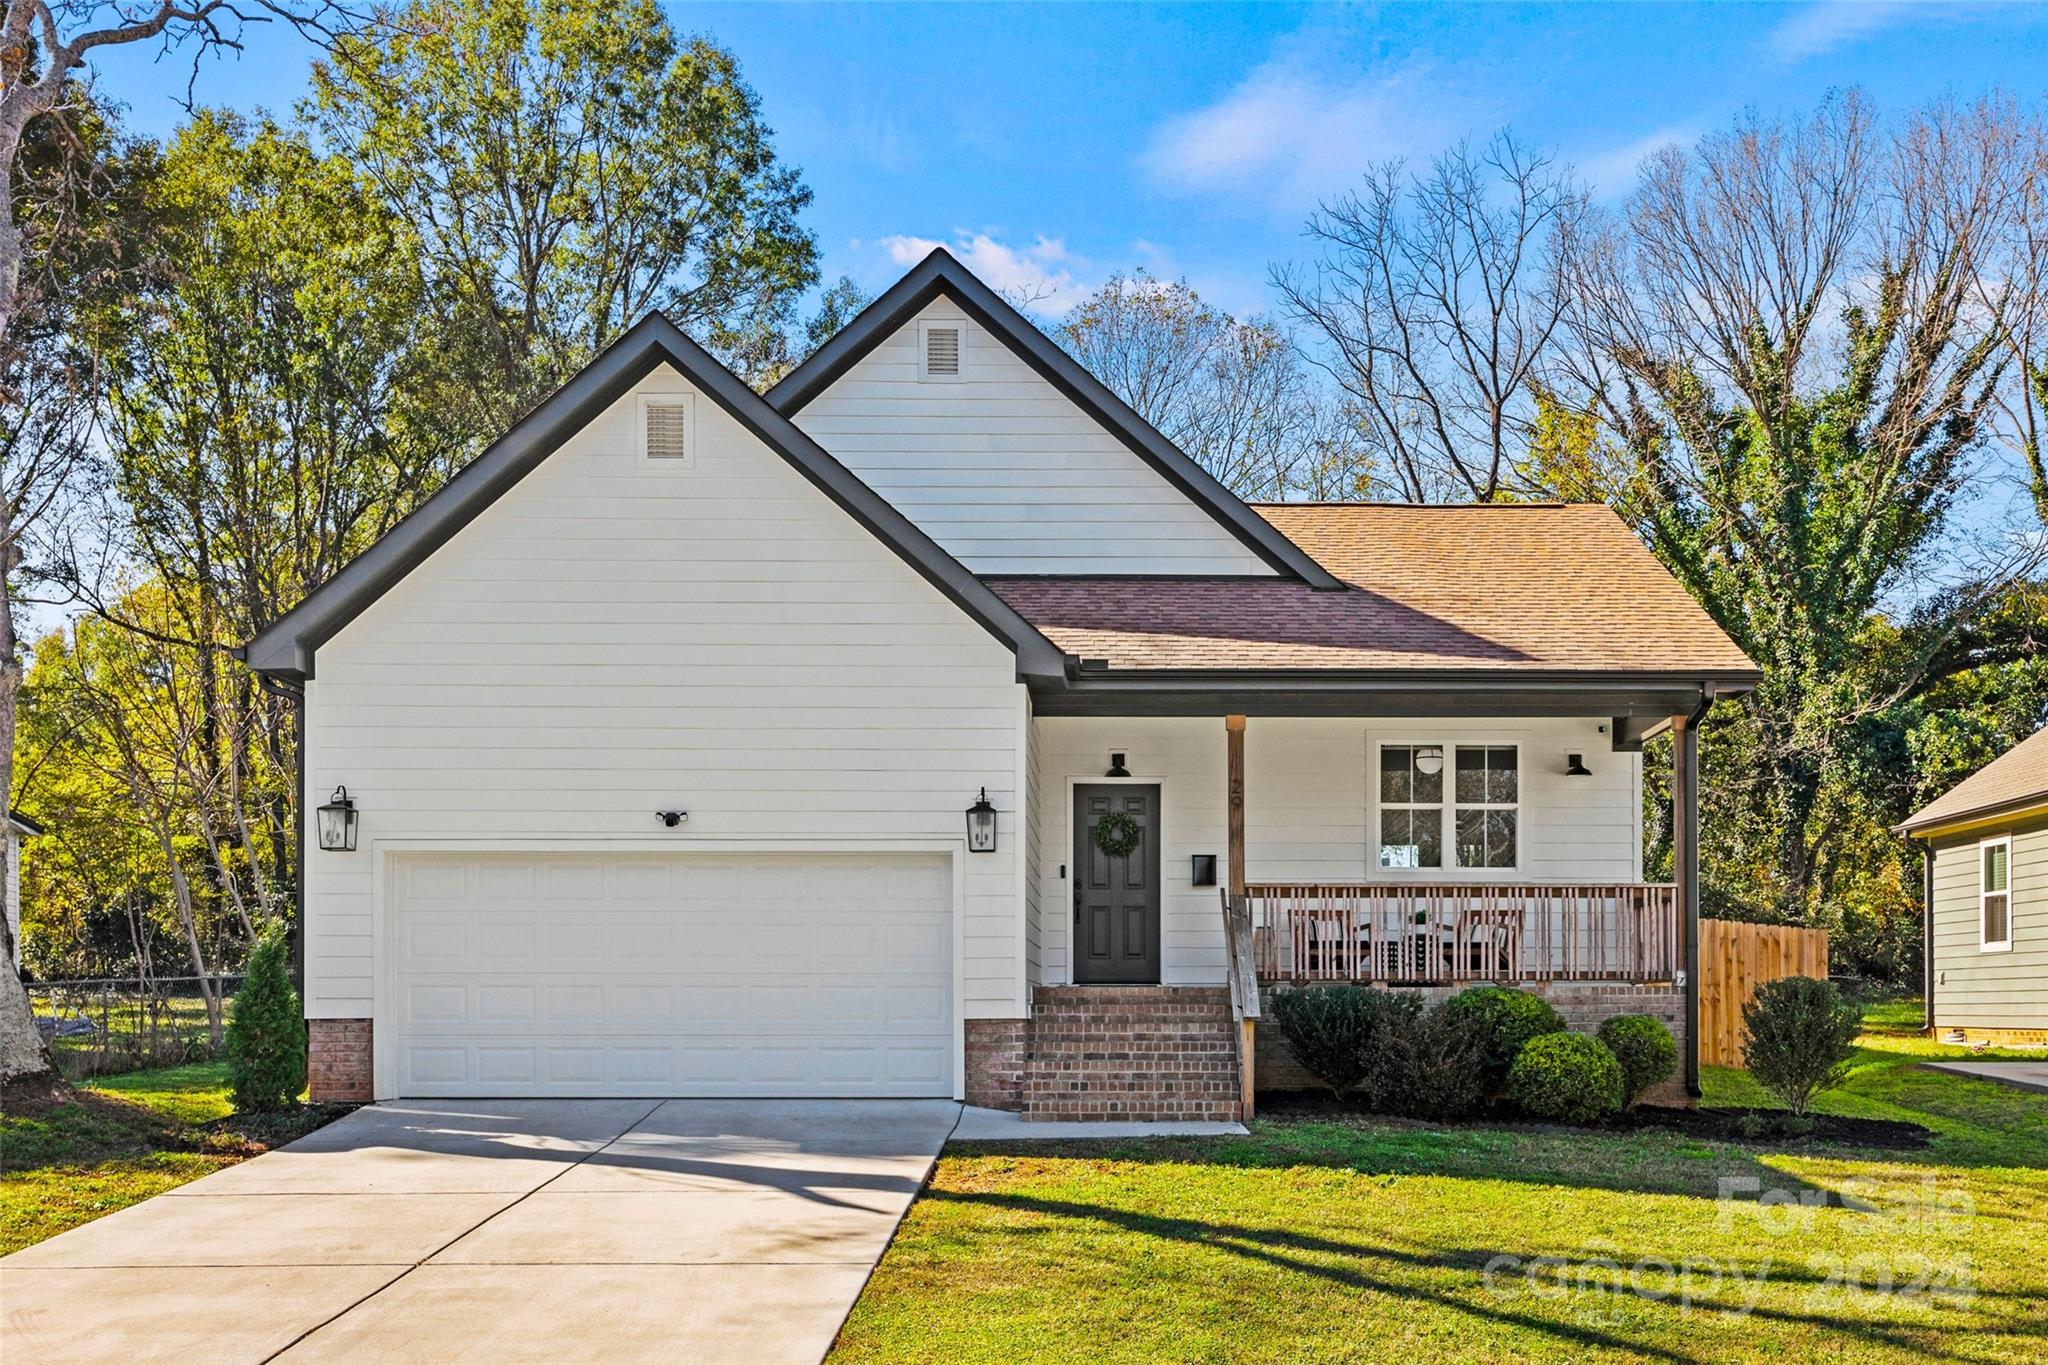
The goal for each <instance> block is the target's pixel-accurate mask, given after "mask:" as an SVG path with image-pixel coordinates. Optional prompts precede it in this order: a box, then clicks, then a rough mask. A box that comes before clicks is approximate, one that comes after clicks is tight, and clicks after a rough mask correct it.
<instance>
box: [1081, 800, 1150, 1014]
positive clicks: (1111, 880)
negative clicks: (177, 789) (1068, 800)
mask: <svg viewBox="0 0 2048 1365" xmlns="http://www.w3.org/2000/svg"><path fill="white" fill-rule="evenodd" d="M1111 811H1122V812H1124V813H1125V814H1126V815H1129V816H1130V817H1131V818H1132V819H1133V820H1135V821H1137V822H1138V831H1139V837H1138V846H1137V847H1136V848H1134V849H1132V850H1131V851H1130V852H1129V853H1126V854H1125V855H1123V856H1122V857H1121V858H1112V857H1110V856H1109V855H1108V854H1107V853H1104V852H1103V851H1102V850H1101V849H1100V848H1098V847H1096V844H1095V825H1096V822H1097V821H1099V820H1101V819H1102V817H1103V816H1105V815H1107V814H1109V813H1110V812H1111ZM1074 980H1075V981H1077V982H1079V983H1081V984H1083V985H1099V984H1104V983H1109V982H1136V983H1140V984H1144V985H1156V984H1158V981H1159V788H1157V787H1138V786H1108V785H1100V786H1086V787H1080V786H1077V787H1075V788H1074Z"/></svg>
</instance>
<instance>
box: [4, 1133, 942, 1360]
mask: <svg viewBox="0 0 2048 1365" xmlns="http://www.w3.org/2000/svg"><path fill="white" fill-rule="evenodd" d="M959 1113H960V1106H958V1105H957V1104H953V1103H951V1102H948V1101H922V1100H905V1101H892V1100H874V1101H739V1100H667V1101H657V1100H582V1101H553V1100H524V1101H518V1100H514V1101H506V1100H497V1101H492V1100H473V1101H437V1102H410V1103H399V1104H383V1105H377V1106H375V1107H373V1108H368V1109H362V1110H358V1111H357V1112H356V1113H354V1114H351V1115H349V1116H348V1117H346V1118H344V1119H341V1120H339V1121H338V1122H336V1123H333V1124H330V1125H328V1126H327V1127H326V1128H323V1129H321V1130H320V1131H319V1132H317V1133H314V1134H312V1135H311V1136H309V1137H306V1138H303V1139H301V1140H300V1141H298V1142H295V1143H293V1144H291V1145H290V1146H289V1147H285V1148H281V1149H280V1150H278V1151H275V1152H271V1153H268V1154H266V1155H264V1156H260V1157H257V1158H256V1159H254V1160H253V1161H247V1162H244V1163H242V1164H241V1165H239V1166H232V1167H229V1168H228V1169H227V1170H224V1171H221V1172H219V1173H217V1174H214V1175H211V1176H208V1177H206V1178H205V1179H204V1180H198V1181H194V1182H193V1183H192V1184H190V1185H185V1186H182V1187H180V1188H179V1189H177V1190H174V1191H172V1192H170V1193H168V1194H165V1195H162V1196H160V1197H158V1198H156V1199H152V1200H148V1201H147V1202H145V1203H142V1204H138V1205H135V1206H134V1207H132V1208H129V1209H124V1210H122V1211H121V1212H119V1213H114V1214H110V1215H108V1216H107V1217H105V1218H102V1219H100V1220H98V1221H97V1222H93V1223H88V1224H86V1225H85V1226H84V1227H81V1228H74V1229H73V1230H72V1231H70V1232H67V1233H64V1234H63V1235H61V1236H58V1237H53V1238H51V1239H50V1240H49V1241H47V1242H42V1243H39V1244H38V1245H36V1246H33V1247H29V1248H27V1249H26V1250H23V1251H19V1252H17V1253H15V1254H14V1255H12V1256H9V1257H7V1258H6V1259H5V1260H0V1360H6V1361H8V1362H13V1361H17V1360H18V1361H23V1362H27V1361H37V1362H43V1363H45V1365H56V1363H57V1362H66V1361H94V1362H98V1361H110V1360H119V1361H124V1362H139V1361H158V1360H162V1361H207V1362H242V1361H247V1362H255V1361H266V1360H272V1359H281V1360H289V1361H350V1362H365V1361H377V1362H403V1361H422V1362H426V1361H432V1362H444V1361H548V1362H566V1361H584V1360H589V1361H600V1360H601V1361H656V1360H659V1361H675V1360H694V1361H723V1360H745V1361H762V1362H769V1361H805V1362H809V1361H816V1360H818V1359H820V1358H821V1357H822V1356H823V1355H824V1353H825V1352H826V1350H827V1349H828V1348H829V1347H830V1346H831V1344H832V1339H833V1337H834V1335H835V1334H836V1333H837V1332H838V1330H839V1324H840V1323H841V1322H842V1321H843V1320H844V1318H845V1316H846V1313H847V1310H848V1309H850V1308H851V1307H852V1306H853V1301H854V1299H855V1298H856V1297H858V1296H859V1294H860V1290H861V1286H862V1285H863V1284H865V1283H866V1281H867V1277H868V1272H869V1271H870V1270H872V1269H873V1267H874V1264H875V1262H876V1260H877V1259H879V1257H880V1256H881V1254H882V1250H883V1248H884V1247H886V1246H887V1245H888V1243H889V1239H890V1237H891V1236H893V1235H894V1233H895V1229H896V1224H897V1223H898V1222H899V1221H900V1220H901V1219H902V1217H903V1214H904V1211H905V1210H906V1209H907V1208H908V1207H909V1206H910V1202H911V1200H912V1199H913V1198H914V1197H915V1196H916V1194H917V1191H918V1190H919V1188H920V1187H921V1186H922V1185H923V1183H924V1179H925V1177H926V1175H927V1174H929V1172H930V1170H931V1165H932V1161H933V1159H934V1158H935V1157H936V1156H937V1154H938V1150H939V1148H940V1146H941V1145H943V1144H944V1142H945V1140H946V1136H947V1134H948V1133H950V1132H951V1131H952V1129H953V1127H954V1124H955V1123H956V1121H957V1120H958V1117H959Z"/></svg>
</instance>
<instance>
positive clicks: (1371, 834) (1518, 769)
mask: <svg viewBox="0 0 2048 1365" xmlns="http://www.w3.org/2000/svg"><path fill="white" fill-rule="evenodd" d="M1427 745H1434V746H1436V747H1438V748H1440V749H1442V750H1443V751H1444V795H1443V801H1442V802H1441V803H1440V804H1439V805H1438V806H1437V808H1436V809H1437V810H1438V812H1439V817H1440V819H1441V820H1442V835H1441V847H1442V849H1443V859H1444V860H1443V863H1442V864H1441V865H1440V866H1437V867H1385V866H1382V865H1381V863H1380V847H1381V845H1380V828H1381V826H1380V812H1381V811H1383V810H1428V809H1429V808H1430V806H1429V804H1428V803H1427V802H1424V803H1422V804H1420V805H1418V804H1417V803H1415V802H1412V801H1395V802H1385V801H1382V800H1381V799H1380V791H1381V786H1380V782H1381V768H1380V758H1381V751H1382V750H1383V749H1386V748H1389V747H1393V748H1414V747H1420V746H1427ZM1460 749H1513V750H1514V751H1515V799H1514V801H1513V802H1501V803H1491V802H1486V803H1479V804H1473V803H1469V802H1468V803H1465V804H1464V806H1463V809H1466V810H1511V811H1513V812H1514V813H1515V861H1514V864H1513V866H1511V867H1468V866H1466V865H1465V864H1464V863H1461V862H1459V861H1458V846H1457V834H1458V811H1459V809H1460V803H1459V801H1458V799H1457V797H1458V788H1457V763H1458V750H1460ZM1528 756H1529V745H1528V744H1527V743H1525V742H1524V741H1523V738H1522V737H1521V736H1519V735H1486V734H1481V735H1465V736H1461V737H1459V738H1456V739H1449V738H1445V737H1443V736H1441V735H1433V734H1424V733H1417V732H1411V731H1400V730H1389V731H1386V732H1384V733H1378V734H1374V733H1368V734H1367V736H1366V760H1365V761H1366V775H1365V778H1366V793H1365V794H1366V830H1365V837H1366V851H1365V862H1366V875H1367V877H1368V878H1372V877H1390V878H1395V879H1398V880H1402V881H1428V880H1430V879H1432V878H1435V879H1437V880H1443V881H1459V880H1485V879H1487V878H1498V879H1500V880H1502V881H1513V880H1515V879H1517V878H1519V877H1522V876H1524V875H1526V870H1527V868H1528V866H1529V840H1528V835H1529V829H1528V823H1529V822H1528V821H1526V820H1524V819H1523V818H1522V815H1523V813H1524V810H1525V808H1526V807H1527V805H1528V802H1527V801H1526V800H1524V799H1523V798H1524V797H1526V796H1527V794H1528V781H1529V767H1528V764H1527V762H1526V761H1525V760H1526V759H1527V758H1528Z"/></svg>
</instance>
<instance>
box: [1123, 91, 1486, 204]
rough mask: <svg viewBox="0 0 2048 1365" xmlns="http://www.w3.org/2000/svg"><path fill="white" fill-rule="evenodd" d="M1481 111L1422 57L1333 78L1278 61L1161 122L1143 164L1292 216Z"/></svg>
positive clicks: (1432, 143)
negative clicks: (1207, 101) (1206, 103)
mask: <svg viewBox="0 0 2048 1365" xmlns="http://www.w3.org/2000/svg"><path fill="white" fill-rule="evenodd" d="M1482 115H1483V110H1482V109H1481V108H1479V107H1478V105H1477V103H1476V102H1474V101H1471V100H1469V99H1467V98H1465V97H1463V96H1462V95H1461V94H1460V93H1459V92H1458V91H1457V90H1456V89H1455V88H1453V85H1452V82H1451V81H1450V80H1449V79H1448V78H1447V77H1446V76H1445V75H1444V74H1443V73H1441V72H1439V71H1437V70H1435V69H1434V68H1432V67H1430V66H1429V65H1428V64H1426V63H1423V62H1419V61H1412V62H1407V63H1404V64H1401V65H1398V66H1385V65H1383V66H1380V67H1378V68H1375V69H1373V70H1370V71H1367V72H1366V73H1365V74H1363V75H1359V74H1357V73H1355V72H1347V73H1345V74H1343V75H1341V76H1338V75H1330V74H1326V73H1323V72H1320V71H1318V70H1316V69H1315V67H1314V65H1313V64H1312V63H1311V62H1310V61H1307V60H1302V59H1298V58H1292V57H1290V58H1285V59H1276V60H1274V61H1269V62H1266V63H1265V64H1264V65H1262V66H1260V67H1258V68H1257V69H1256V70H1254V71H1253V72H1252V73H1251V74H1250V75H1249V76H1247V77H1246V78H1245V79H1244V81H1243V82H1241V83H1240V84H1239V85H1238V87H1237V88H1236V89H1234V90H1232V91H1231V92H1230V93H1229V94H1227V95H1225V96H1224V97H1223V98H1222V99H1221V100H1219V101H1217V102H1216V103H1215V104H1212V105H1210V106H1209V107H1208V108H1206V109H1198V110H1196V111H1195V112H1194V113H1191V114H1186V115H1183V116H1181V117H1179V118H1176V119H1173V120H1172V121H1170V122H1168V123H1167V124H1165V125H1164V126H1162V127H1161V128H1160V129H1159V130H1158V131H1157V132H1156V133H1155V135H1154V136H1153V139H1152V145H1151V146H1150V147H1149V148H1148V149H1147V151H1146V152H1145V154H1144V156H1143V158H1142V162H1141V164H1142V165H1143V167H1144V169H1145V170H1146V172H1147V173H1148V174H1149V175H1150V176H1151V177H1152V178H1153V179H1154V180H1155V181H1157V182H1158V183H1160V184H1162V185H1164V186H1167V187H1168V188H1171V189H1177V190H1183V191H1190V192H1203V193H1217V192H1220V193H1227V194H1233V195H1239V196H1244V197H1246V198H1249V199H1251V200H1254V201H1256V202H1257V203H1258V204H1259V205H1260V206H1262V207H1264V208H1267V209H1271V210H1275V211H1280V212H1284V213H1299V212H1301V211H1303V210H1306V209H1308V208H1311V207H1313V206H1314V205H1315V203H1316V202H1317V201H1318V200H1320V199H1323V198H1325V197H1327V196H1329V195H1330V194H1332V193H1334V192H1336V191H1339V190H1341V189H1342V188H1344V187H1345V186H1346V185H1348V184H1349V183H1351V182H1352V181H1353V180H1354V179H1355V178H1356V177H1357V176H1358V174H1359V173H1360V172H1361V171H1363V170H1364V169H1365V168H1366V167H1367V166H1368V165H1369V164H1371V163H1373V162H1376V161H1384V160H1387V159H1388V158H1391V157H1398V156H1429V155H1432V154H1434V153H1435V152H1437V151H1440V150H1441V149H1442V148H1443V147H1444V146H1445V145H1446V144H1448V143H1450V142H1454V141H1456V140H1457V139H1458V138H1459V137H1461V136H1463V135H1465V134H1466V133H1467V132H1469V131H1471V130H1472V128H1473V127H1474V125H1475V124H1478V123H1481V122H1483V121H1484V120H1483V118H1482Z"/></svg>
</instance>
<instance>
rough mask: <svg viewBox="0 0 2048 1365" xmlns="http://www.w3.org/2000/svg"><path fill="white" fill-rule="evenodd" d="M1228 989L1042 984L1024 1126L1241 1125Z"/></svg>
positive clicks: (1034, 1005)
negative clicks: (1125, 1122) (1121, 1122)
mask: <svg viewBox="0 0 2048 1365" xmlns="http://www.w3.org/2000/svg"><path fill="white" fill-rule="evenodd" d="M1239 1108H1240V1106H1239V1103H1238V1075H1237V1040H1236V1033H1235V1026H1234V1024H1233V1023H1232V1022H1231V1015H1230V992H1229V990H1228V989H1227V988H1225V987H1222V986H1040V987H1037V988H1036V989H1034V990H1033V991H1032V992H1031V1033H1030V1038H1029V1058H1028V1060H1027V1063H1026V1066H1025V1072H1024V1117H1025V1118H1026V1119H1027V1120H1047V1121H1057V1120H1071V1119H1112V1120H1114V1119H1138V1120H1176V1119H1179V1120H1188V1119H1200V1120H1210V1119H1221V1120H1226V1121H1231V1120H1235V1119H1237V1118H1238V1117H1239Z"/></svg>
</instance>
